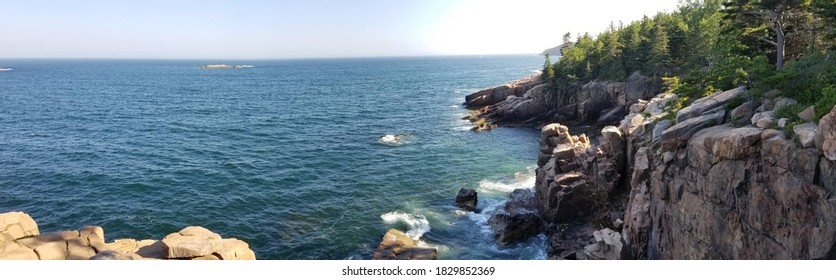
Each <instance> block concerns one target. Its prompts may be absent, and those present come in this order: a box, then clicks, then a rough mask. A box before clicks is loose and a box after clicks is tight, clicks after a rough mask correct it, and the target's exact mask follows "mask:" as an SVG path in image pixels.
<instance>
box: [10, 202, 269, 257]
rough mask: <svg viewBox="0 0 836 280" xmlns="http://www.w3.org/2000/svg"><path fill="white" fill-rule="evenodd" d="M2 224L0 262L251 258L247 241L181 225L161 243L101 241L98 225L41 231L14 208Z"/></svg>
mask: <svg viewBox="0 0 836 280" xmlns="http://www.w3.org/2000/svg"><path fill="white" fill-rule="evenodd" d="M0 228H2V229H3V231H0V260H38V259H41V260H86V259H97V260H105V259H113V260H116V259H118V260H123V259H124V260H134V259H136V260H138V259H192V260H254V259H255V253H254V252H253V251H252V250H250V248H249V245H248V244H247V243H246V242H244V241H241V240H238V239H234V238H230V239H222V238H221V236H220V235H217V234H215V233H213V232H211V231H209V230H207V229H205V228H202V227H188V228H185V229H183V230H181V231H180V232H178V233H173V234H170V235H168V236H166V238H164V239H163V240H162V241H157V240H140V241H137V240H134V239H117V240H114V241H113V242H110V243H105V236H104V229H102V228H101V227H96V226H85V227H83V228H81V230H67V231H59V232H50V233H44V234H39V232H38V225H37V224H36V223H35V221H34V220H32V218H31V217H29V215H27V214H25V213H22V212H12V213H2V214H0Z"/></svg>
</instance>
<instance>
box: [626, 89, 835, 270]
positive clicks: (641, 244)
mask: <svg viewBox="0 0 836 280" xmlns="http://www.w3.org/2000/svg"><path fill="white" fill-rule="evenodd" d="M739 90H740V89H735V90H733V91H731V93H737V94H740V93H739ZM729 95H730V92H724V93H718V94H717V96H710V97H709V99H711V100H718V98H717V97H718V96H721V97H722V96H726V97H727V96H729ZM724 99H727V100H730V99H729V98H724ZM765 103H766V102H765ZM772 103H778V104H777V105H773V106H786V105H785V104H791V103H792V101H791V100H779V101H773V102H772ZM711 104H713V105H712V106H709V107H714V109H711V108H708V109H698V108H690V107H689V108H690V109H689V108H686V109H688V110H686V112H701V113H700V114H696V113H693V114H692V113H688V114H679V116H688V118H683V119H681V121H682V122H680V123H679V124H677V125H676V126H673V127H671V128H668V129H667V130H665V132H666V133H664V134H663V140H662V143H663V144H662V145H661V146H654V145H648V146H645V147H642V148H641V149H639V151H638V153H637V154H636V157H635V161H634V164H633V170H632V175H631V177H632V178H631V181H630V186H629V187H630V188H631V193H630V196H629V202H628V207H627V211H626V213H625V218H624V221H625V225H624V229H623V230H622V235H623V236H624V240H625V241H626V242H627V244H628V246H629V247H631V248H632V249H633V252H632V253H633V256H632V257H633V258H649V259H818V258H833V257H836V256H834V255H833V254H832V253H831V252H833V251H834V249H833V248H835V247H834V245H836V242H835V241H836V240H834V239H836V208H834V207H836V202H834V200H832V199H831V195H832V190H833V188H834V186H836V185H834V182H836V181H833V180H832V179H831V178H832V174H833V173H834V172H832V171H830V170H832V168H833V165H832V161H830V160H828V159H827V158H826V157H825V156H823V155H824V154H826V153H824V152H823V150H822V149H815V148H811V147H812V144H811V142H812V141H813V140H810V138H811V137H814V136H811V133H812V134H815V137H821V138H822V139H825V138H828V139H832V138H833V136H824V134H826V133H820V132H817V131H815V130H816V129H813V128H814V126H811V125H806V126H801V128H800V129H799V133H798V134H804V136H802V137H800V138H802V139H799V140H801V142H802V143H801V144H798V143H796V142H794V141H793V140H792V138H791V136H790V135H784V134H783V133H782V132H780V131H777V130H771V129H763V128H761V126H764V125H763V124H760V125H759V123H761V122H762V121H761V120H762V119H765V118H767V117H764V116H763V114H761V117H760V118H758V120H755V118H754V117H753V118H752V122H753V124H754V125H752V126H749V125H745V126H743V127H737V128H735V127H732V126H729V125H725V124H723V123H722V122H718V121H717V120H718V119H720V118H719V117H716V116H715V115H717V114H722V113H723V112H724V111H725V109H724V108H723V107H724V104H723V103H722V102H718V103H717V104H715V103H711ZM692 106H694V105H692ZM697 106H701V107H703V108H705V107H707V106H705V103H702V104H697ZM718 108H719V110H722V111H719V110H717V109H718ZM760 110H766V108H761V109H760ZM766 112H769V111H766ZM831 114H833V115H836V110H835V111H834V113H831ZM707 116H710V117H709V119H710V120H712V121H711V123H709V124H707V125H704V127H702V128H699V129H693V130H688V131H689V133H677V134H672V131H675V130H677V129H681V128H677V126H680V127H682V126H683V125H682V124H684V123H688V122H689V121H691V120H693V119H700V118H706V117H707ZM756 116H757V114H756ZM822 123H824V124H825V125H826V123H827V122H822ZM822 123H820V125H819V126H822ZM818 130H821V129H818ZM801 131H803V132H801ZM691 132H692V133H691ZM666 134H667V135H668V136H670V135H677V136H678V137H677V138H676V140H675V141H676V142H675V143H676V145H665V143H666V140H665V139H668V141H669V142H670V141H673V140H670V139H671V138H670V137H666V136H665V135H666ZM689 134H690V137H688V135H689ZM680 136H681V137H680ZM799 136H801V135H799ZM822 141H824V140H822ZM825 174H828V175H825Z"/></svg>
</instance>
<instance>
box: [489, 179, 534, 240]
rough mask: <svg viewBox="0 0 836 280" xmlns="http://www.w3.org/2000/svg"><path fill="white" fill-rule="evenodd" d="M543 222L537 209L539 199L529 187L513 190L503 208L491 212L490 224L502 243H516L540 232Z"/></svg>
mask: <svg viewBox="0 0 836 280" xmlns="http://www.w3.org/2000/svg"><path fill="white" fill-rule="evenodd" d="M541 224H542V222H541V220H540V215H539V213H538V211H537V199H536V198H535V196H534V192H532V191H531V190H528V189H517V190H514V191H513V192H511V195H510V196H509V198H508V201H507V202H506V203H505V206H504V207H503V208H502V209H498V210H497V211H494V212H493V213H491V217H490V218H489V219H488V225H490V227H491V230H492V231H493V232H494V236H496V239H497V240H498V241H499V242H500V243H501V244H505V245H508V244H512V243H516V242H519V241H522V240H525V239H528V238H529V237H532V236H535V235H537V234H539V233H540V232H541V230H542V226H541Z"/></svg>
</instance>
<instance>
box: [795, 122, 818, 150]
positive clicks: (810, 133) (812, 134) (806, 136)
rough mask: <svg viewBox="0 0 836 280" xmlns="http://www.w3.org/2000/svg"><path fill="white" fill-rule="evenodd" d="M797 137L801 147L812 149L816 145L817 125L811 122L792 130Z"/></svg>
mask: <svg viewBox="0 0 836 280" xmlns="http://www.w3.org/2000/svg"><path fill="white" fill-rule="evenodd" d="M792 131H793V132H794V133H795V136H796V137H798V142H799V143H801V147H804V148H810V147H813V146H815V144H816V124H815V123H812V122H809V123H805V124H802V125H796V126H794V127H793V128H792Z"/></svg>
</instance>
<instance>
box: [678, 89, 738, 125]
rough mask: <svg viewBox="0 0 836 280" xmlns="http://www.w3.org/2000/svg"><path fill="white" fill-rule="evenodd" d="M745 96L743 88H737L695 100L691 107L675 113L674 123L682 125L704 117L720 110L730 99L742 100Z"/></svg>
mask: <svg viewBox="0 0 836 280" xmlns="http://www.w3.org/2000/svg"><path fill="white" fill-rule="evenodd" d="M745 94H746V88H745V87H738V88H735V89H732V90H728V91H724V92H717V93H714V94H712V95H709V96H706V97H703V98H700V99H697V100H696V101H694V103H691V106H688V107H685V108H682V110H679V112H677V113H676V122H677V123H682V122H684V121H685V120H688V119H691V118H696V117H699V116H703V115H705V113H706V112H710V111H712V110H714V109H717V108H721V109H722V107H723V106H725V105H726V104H727V103H729V102H730V101H731V100H732V99H735V98H743V96H744V95H745Z"/></svg>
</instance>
